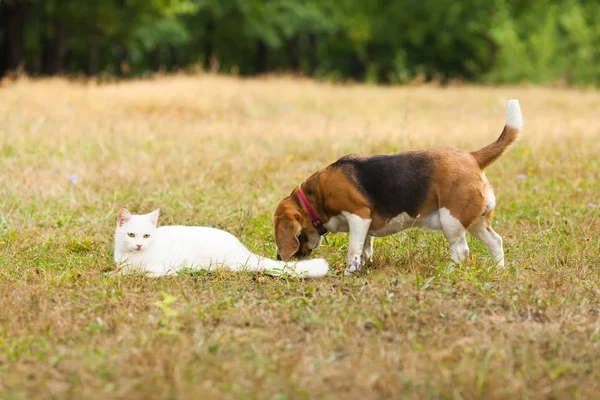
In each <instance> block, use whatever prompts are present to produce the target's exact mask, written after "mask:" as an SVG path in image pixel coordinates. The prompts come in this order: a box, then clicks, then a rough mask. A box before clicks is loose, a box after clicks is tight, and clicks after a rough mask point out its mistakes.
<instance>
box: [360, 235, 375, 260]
mask: <svg viewBox="0 0 600 400" xmlns="http://www.w3.org/2000/svg"><path fill="white" fill-rule="evenodd" d="M373 239H374V238H373V236H368V235H367V239H366V240H365V245H364V247H363V253H362V257H363V259H362V263H363V264H366V263H368V262H373Z"/></svg>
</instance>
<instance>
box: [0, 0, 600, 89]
mask: <svg viewBox="0 0 600 400" xmlns="http://www.w3.org/2000/svg"><path fill="white" fill-rule="evenodd" d="M599 43H600V2H598V1H597V0H460V1H458V0H457V1H447V0H95V1H84V0H0V77H1V76H4V75H7V74H11V73H14V72H17V73H19V72H23V73H27V74H30V75H35V76H37V75H72V74H74V75H80V74H85V75H88V76H96V75H106V76H117V77H135V76H146V75H151V74H153V73H155V72H158V71H161V72H171V71H181V70H189V69H194V68H202V69H205V70H206V69H210V70H215V71H217V70H218V71H221V72H225V73H235V74H241V75H256V74H262V73H268V72H292V73H298V74H302V75H305V76H315V77H320V78H326V79H334V80H346V79H351V80H357V81H368V82H383V83H403V82H407V81H410V80H413V79H415V78H419V79H425V80H432V79H435V80H441V81H447V80H455V79H456V80H466V81H473V82H489V83H521V82H532V83H543V84H546V83H551V84H552V83H557V82H563V83H567V84H575V85H589V84H597V83H598V82H600V46H599V45H598V44H599Z"/></svg>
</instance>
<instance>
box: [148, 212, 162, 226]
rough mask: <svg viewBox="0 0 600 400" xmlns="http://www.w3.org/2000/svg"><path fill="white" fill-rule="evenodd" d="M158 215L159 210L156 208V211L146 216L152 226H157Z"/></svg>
mask: <svg viewBox="0 0 600 400" xmlns="http://www.w3.org/2000/svg"><path fill="white" fill-rule="evenodd" d="M159 215H160V208H157V209H156V210H154V211H152V212H151V213H150V214H148V218H150V222H152V224H153V225H154V226H156V224H158V216H159Z"/></svg>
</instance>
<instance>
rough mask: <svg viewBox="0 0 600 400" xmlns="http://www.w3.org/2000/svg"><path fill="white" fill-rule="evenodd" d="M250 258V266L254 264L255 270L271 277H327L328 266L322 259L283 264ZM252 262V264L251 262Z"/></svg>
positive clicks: (267, 259)
mask: <svg viewBox="0 0 600 400" xmlns="http://www.w3.org/2000/svg"><path fill="white" fill-rule="evenodd" d="M253 256H254V257H251V259H250V260H248V261H249V263H250V264H254V263H256V266H255V267H257V268H256V269H259V270H263V271H266V272H267V273H268V274H269V275H273V276H285V275H288V276H291V277H294V278H320V277H322V276H325V275H327V272H328V271H329V264H328V263H327V261H325V260H324V259H322V258H315V259H314V260H307V261H298V262H287V263H286V262H283V261H275V260H271V259H269V258H259V257H257V256H255V255H253ZM253 261H254V262H253Z"/></svg>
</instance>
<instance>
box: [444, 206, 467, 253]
mask: <svg viewBox="0 0 600 400" xmlns="http://www.w3.org/2000/svg"><path fill="white" fill-rule="evenodd" d="M439 212H440V223H441V224H442V232H444V237H445V238H446V240H447V241H448V244H449V245H450V258H451V259H452V261H453V262H454V263H456V264H461V263H462V262H463V261H464V260H465V258H467V256H468V255H469V246H468V245H467V237H466V233H467V230H466V229H465V227H464V226H463V225H462V224H461V222H460V221H459V220H458V219H456V218H454V217H453V216H452V214H450V211H449V210H448V209H447V208H441V209H440V211H439Z"/></svg>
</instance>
